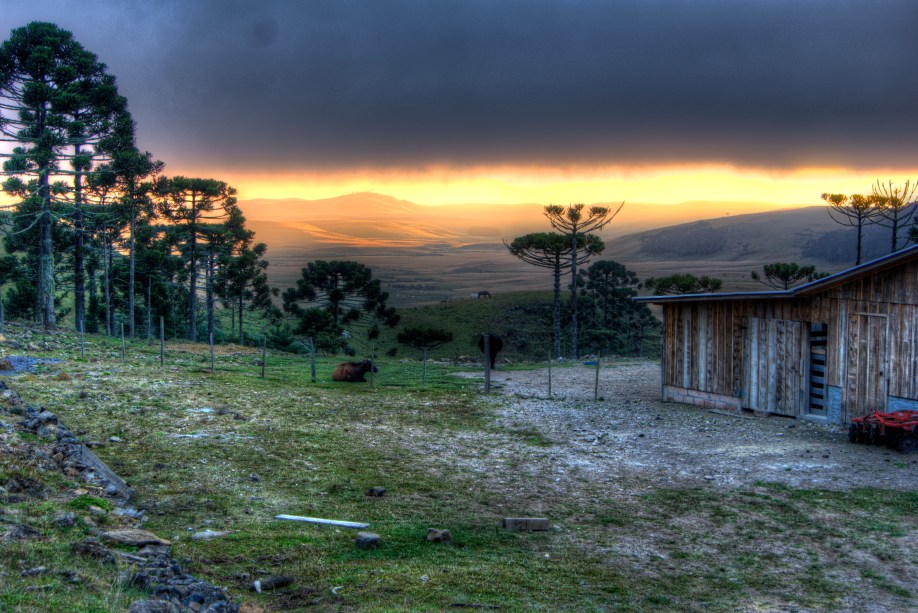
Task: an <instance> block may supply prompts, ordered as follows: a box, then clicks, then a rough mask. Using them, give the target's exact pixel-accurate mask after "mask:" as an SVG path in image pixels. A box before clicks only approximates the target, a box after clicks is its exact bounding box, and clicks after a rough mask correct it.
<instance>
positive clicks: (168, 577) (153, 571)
mask: <svg viewBox="0 0 918 613" xmlns="http://www.w3.org/2000/svg"><path fill="white" fill-rule="evenodd" d="M0 400H2V401H3V402H2V404H0V427H3V428H5V429H6V431H7V432H12V428H11V427H9V424H7V423H6V420H7V419H8V418H10V417H11V416H12V414H18V415H19V416H20V417H22V418H24V419H20V420H19V422H18V424H17V425H18V428H19V429H20V430H21V431H25V432H28V433H30V434H34V435H35V436H37V437H38V438H39V441H40V443H39V444H36V445H31V446H30V448H29V453H30V454H31V457H30V461H31V462H32V463H34V464H35V465H36V466H38V467H39V469H40V470H42V471H44V472H48V471H52V470H59V471H61V472H63V473H64V474H66V475H68V476H69V477H71V478H75V479H79V480H81V481H83V482H84V483H86V484H87V485H88V486H90V487H91V488H92V489H94V490H99V493H100V494H101V492H104V495H105V496H107V497H108V498H110V499H111V500H112V502H113V503H114V504H115V505H116V507H115V509H114V512H113V513H114V515H117V516H119V517H120V518H121V519H122V521H124V522H129V523H130V524H133V526H132V527H126V528H122V529H118V530H108V531H105V532H102V531H100V532H99V533H98V537H99V538H94V537H89V538H86V539H84V540H82V541H78V542H75V543H73V544H72V545H71V551H72V552H73V554H74V555H75V556H81V557H88V558H92V559H95V560H99V561H100V562H102V563H103V564H117V563H118V560H119V559H120V560H121V561H123V562H127V563H130V564H132V565H133V568H132V570H130V571H125V572H124V573H122V576H121V578H122V581H123V583H124V584H126V585H128V586H131V587H136V588H140V589H144V590H147V591H149V592H150V596H149V598H146V599H143V600H138V601H136V602H134V603H133V604H131V607H130V609H129V610H130V611H131V613H165V612H177V611H195V612H196V613H238V611H239V609H240V606H239V605H238V604H235V603H233V602H231V601H230V599H229V596H228V595H227V593H226V591H225V590H224V589H223V588H220V587H217V586H215V585H212V584H211V583H208V582H207V581H203V580H200V579H197V578H195V577H193V576H192V575H189V574H186V573H185V572H184V570H183V569H182V566H181V565H180V564H179V563H178V562H177V561H176V560H175V559H173V558H172V546H171V544H170V543H169V541H166V540H164V539H161V538H159V537H157V536H156V535H155V534H153V533H151V532H148V531H146V530H142V529H140V525H141V522H142V521H143V511H137V510H135V509H133V508H130V507H126V506H125V505H127V503H128V502H129V501H130V499H131V497H132V495H133V490H131V488H130V487H128V485H127V484H126V483H125V482H124V481H123V480H122V479H121V478H120V477H119V476H118V475H117V474H115V473H114V472H113V471H112V470H111V469H110V468H109V467H108V466H106V465H105V463H104V462H102V461H101V460H100V459H99V458H98V457H96V455H95V454H94V453H92V451H90V450H89V449H88V448H87V447H86V445H84V444H83V443H81V442H80V441H79V439H77V437H76V436H75V435H74V434H73V433H72V432H71V431H70V430H69V429H68V428H66V427H65V426H64V425H63V424H61V423H60V420H59V419H58V417H57V415H55V414H54V413H52V412H50V411H48V410H46V409H44V408H38V409H36V408H34V407H30V406H28V405H26V403H25V402H23V400H22V398H21V397H20V396H19V394H17V393H16V392H15V391H13V390H11V389H9V388H8V386H7V385H6V383H5V382H3V381H0ZM42 443H44V444H42ZM0 494H3V495H4V497H5V498H6V499H7V500H10V501H15V500H18V498H17V497H26V498H39V499H41V498H46V497H47V493H46V491H45V488H44V486H43V485H42V484H41V483H39V482H38V481H36V480H34V479H31V478H28V477H13V478H11V479H8V480H7V481H6V482H5V484H4V487H3V488H0ZM103 513H104V511H103ZM54 521H55V522H56V523H58V525H61V526H72V525H74V524H75V523H76V522H77V517H76V515H75V514H74V513H64V512H61V513H58V514H57V515H56V516H55V520H54ZM39 535H40V533H39V532H38V531H37V530H36V529H35V528H33V527H31V526H28V525H26V524H14V525H12V526H11V527H10V528H9V529H8V530H7V531H6V532H5V533H4V534H3V535H2V537H0V538H3V539H5V540H27V539H30V538H36V537H37V536H39ZM103 541H108V542H111V543H116V544H129V545H136V546H138V547H142V548H141V549H140V550H139V551H137V552H136V553H125V552H119V551H113V550H111V549H109V548H108V547H106V546H105V544H104V543H103Z"/></svg>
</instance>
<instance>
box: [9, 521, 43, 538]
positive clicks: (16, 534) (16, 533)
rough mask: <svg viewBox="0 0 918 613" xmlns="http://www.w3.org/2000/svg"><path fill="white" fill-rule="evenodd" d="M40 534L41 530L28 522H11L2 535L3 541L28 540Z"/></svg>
mask: <svg viewBox="0 0 918 613" xmlns="http://www.w3.org/2000/svg"><path fill="white" fill-rule="evenodd" d="M40 536H41V532H39V531H38V530H36V529H35V528H33V527H32V526H30V525H28V524H13V525H12V526H10V529H9V530H7V531H6V533H5V534H4V535H3V540H4V541H29V540H32V539H34V538H38V537H40Z"/></svg>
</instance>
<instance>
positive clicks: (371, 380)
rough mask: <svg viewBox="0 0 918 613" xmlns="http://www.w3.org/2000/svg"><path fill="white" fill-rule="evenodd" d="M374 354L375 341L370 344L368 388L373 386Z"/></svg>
mask: <svg viewBox="0 0 918 613" xmlns="http://www.w3.org/2000/svg"><path fill="white" fill-rule="evenodd" d="M375 355H376V343H375V342H374V343H373V344H372V345H370V388H372V387H373V370H374V369H375V368H376V367H375V366H374V365H373V358H374V357H375Z"/></svg>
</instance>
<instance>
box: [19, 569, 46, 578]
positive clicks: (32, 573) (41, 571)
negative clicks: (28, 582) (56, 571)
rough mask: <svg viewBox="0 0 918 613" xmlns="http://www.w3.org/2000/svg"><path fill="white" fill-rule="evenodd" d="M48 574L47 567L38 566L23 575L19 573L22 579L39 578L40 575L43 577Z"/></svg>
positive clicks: (27, 570)
mask: <svg viewBox="0 0 918 613" xmlns="http://www.w3.org/2000/svg"><path fill="white" fill-rule="evenodd" d="M46 572H48V567H47V566H36V567H35V568H28V569H26V570H24V571H22V572H21V573H19V576H20V577H37V576H38V575H43V574H45V573H46Z"/></svg>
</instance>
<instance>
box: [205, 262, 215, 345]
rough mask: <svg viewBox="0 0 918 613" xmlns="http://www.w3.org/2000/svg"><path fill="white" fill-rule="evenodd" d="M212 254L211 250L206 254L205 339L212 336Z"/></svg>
mask: <svg viewBox="0 0 918 613" xmlns="http://www.w3.org/2000/svg"><path fill="white" fill-rule="evenodd" d="M214 259H215V258H214V252H213V248H211V249H210V251H209V252H208V253H207V271H206V277H205V279H206V281H205V282H206V284H207V285H206V288H205V290H206V292H207V294H206V295H207V338H212V337H213V334H214Z"/></svg>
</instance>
